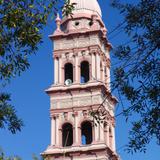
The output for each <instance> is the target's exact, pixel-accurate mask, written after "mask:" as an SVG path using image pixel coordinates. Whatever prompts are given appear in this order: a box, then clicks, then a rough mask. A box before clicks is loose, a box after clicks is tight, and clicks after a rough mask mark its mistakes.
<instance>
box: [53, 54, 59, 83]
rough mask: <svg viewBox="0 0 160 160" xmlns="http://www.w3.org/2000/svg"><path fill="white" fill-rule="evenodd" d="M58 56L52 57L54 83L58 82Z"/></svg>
mask: <svg viewBox="0 0 160 160" xmlns="http://www.w3.org/2000/svg"><path fill="white" fill-rule="evenodd" d="M58 79H59V78H58V58H57V57H56V58H54V83H55V84H58V82H59V80H58Z"/></svg>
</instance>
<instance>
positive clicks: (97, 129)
mask: <svg viewBox="0 0 160 160" xmlns="http://www.w3.org/2000/svg"><path fill="white" fill-rule="evenodd" d="M95 123H96V124H97V122H96V120H94V141H95V142H97V141H98V140H99V124H97V125H96V124H95Z"/></svg>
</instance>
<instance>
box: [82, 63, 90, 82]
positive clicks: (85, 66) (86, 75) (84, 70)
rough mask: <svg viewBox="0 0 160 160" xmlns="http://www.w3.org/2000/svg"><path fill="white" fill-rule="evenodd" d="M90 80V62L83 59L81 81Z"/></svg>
mask: <svg viewBox="0 0 160 160" xmlns="http://www.w3.org/2000/svg"><path fill="white" fill-rule="evenodd" d="M88 81H89V63H88V62H87V61H83V62H82V63H81V83H86V82H88Z"/></svg>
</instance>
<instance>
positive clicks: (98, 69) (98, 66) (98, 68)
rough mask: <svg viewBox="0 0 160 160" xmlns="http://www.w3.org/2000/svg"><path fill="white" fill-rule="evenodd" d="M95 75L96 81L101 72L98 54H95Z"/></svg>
mask: <svg viewBox="0 0 160 160" xmlns="http://www.w3.org/2000/svg"><path fill="white" fill-rule="evenodd" d="M96 75H97V77H96V78H97V80H100V78H101V70H100V56H99V54H98V53H96Z"/></svg>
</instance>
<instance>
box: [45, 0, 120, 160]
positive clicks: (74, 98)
mask: <svg viewBox="0 0 160 160" xmlns="http://www.w3.org/2000/svg"><path fill="white" fill-rule="evenodd" d="M73 2H74V3H76V5H75V9H74V11H73V16H72V17H63V18H62V20H61V19H60V17H59V15H58V16H57V18H56V24H57V29H56V30H55V32H54V33H53V34H52V35H50V39H51V40H52V41H53V45H54V52H53V60H54V84H53V85H52V86H51V87H50V88H49V89H47V90H46V92H47V94H48V95H49V96H50V117H51V143H50V145H49V146H48V148H47V149H46V150H45V151H44V152H43V153H42V156H43V157H44V158H45V157H47V158H48V159H49V160H119V157H118V155H117V153H116V147H115V118H114V108H115V104H116V103H117V101H116V99H115V98H114V97H113V96H112V95H111V92H110V55H109V52H110V49H111V45H110V43H109V42H108V40H107V38H106V33H107V29H106V27H105V25H104V23H103V21H102V14H101V9H100V6H99V4H98V2H97V0H71V3H73ZM106 96H107V98H106ZM102 102H104V103H103V109H105V111H106V115H105V117H104V119H103V120H102V121H101V123H97V121H96V120H95V119H94V118H93V116H91V114H90V113H91V112H93V111H97V110H98V109H99V107H100V105H101V104H102Z"/></svg>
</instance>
